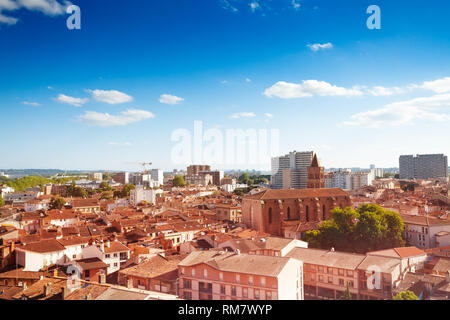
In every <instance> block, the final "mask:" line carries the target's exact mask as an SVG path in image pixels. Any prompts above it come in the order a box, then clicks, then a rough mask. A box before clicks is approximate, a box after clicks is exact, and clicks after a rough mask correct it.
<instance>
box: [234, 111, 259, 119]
mask: <svg viewBox="0 0 450 320" xmlns="http://www.w3.org/2000/svg"><path fill="white" fill-rule="evenodd" d="M255 116H256V114H254V113H253V112H238V113H235V114H233V115H231V119H239V118H253V117H255Z"/></svg>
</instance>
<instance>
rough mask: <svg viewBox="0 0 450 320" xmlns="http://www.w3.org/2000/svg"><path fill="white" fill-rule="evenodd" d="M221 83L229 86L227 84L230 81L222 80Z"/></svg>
mask: <svg viewBox="0 0 450 320" xmlns="http://www.w3.org/2000/svg"><path fill="white" fill-rule="evenodd" d="M220 83H221V84H227V83H228V80H222V81H220Z"/></svg>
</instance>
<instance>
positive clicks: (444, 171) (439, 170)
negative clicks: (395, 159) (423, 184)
mask: <svg viewBox="0 0 450 320" xmlns="http://www.w3.org/2000/svg"><path fill="white" fill-rule="evenodd" d="M399 163H400V179H439V178H447V177H448V160H447V156H445V155H443V154H419V155H417V156H413V155H403V156H400V158H399Z"/></svg>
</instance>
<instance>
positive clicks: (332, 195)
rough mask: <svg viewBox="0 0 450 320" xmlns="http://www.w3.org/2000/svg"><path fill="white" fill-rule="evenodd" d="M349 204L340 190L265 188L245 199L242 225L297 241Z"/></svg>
mask: <svg viewBox="0 0 450 320" xmlns="http://www.w3.org/2000/svg"><path fill="white" fill-rule="evenodd" d="M312 167H314V166H312ZM317 167H318V166H317ZM317 167H316V168H317ZM314 174H320V171H319V172H317V171H314ZM317 180H320V177H319V179H317ZM351 205H352V202H351V199H350V195H349V194H348V193H347V192H346V191H344V190H342V189H323V188H317V189H290V190H286V189H285V190H273V189H267V190H265V191H263V192H260V193H258V194H254V195H249V196H246V197H244V199H243V201H242V222H243V223H245V224H246V225H247V226H248V227H249V228H252V229H254V230H258V231H262V232H265V233H269V234H272V235H275V236H280V237H286V238H296V239H299V238H301V234H302V233H303V232H306V231H309V230H314V229H317V227H318V225H319V223H320V222H322V221H323V220H327V219H329V218H330V217H331V214H330V211H331V210H333V209H334V208H336V207H341V208H346V207H348V206H351Z"/></svg>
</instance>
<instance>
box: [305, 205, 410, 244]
mask: <svg viewBox="0 0 450 320" xmlns="http://www.w3.org/2000/svg"><path fill="white" fill-rule="evenodd" d="M331 213H332V216H331V219H329V220H326V221H323V222H322V223H320V224H319V228H318V230H313V231H309V232H307V233H306V235H305V237H304V240H305V241H307V242H309V243H310V246H311V247H315V248H322V249H330V248H331V247H334V248H335V249H336V250H338V251H349V252H354V251H356V252H360V253H366V252H368V251H374V250H382V249H388V248H395V247H402V246H404V245H405V241H404V240H403V238H402V233H403V230H404V223H403V221H402V219H401V217H400V215H399V214H398V213H396V212H393V211H388V210H386V209H384V208H382V207H380V206H377V205H374V204H365V205H363V206H361V207H360V208H358V210H356V211H355V210H353V209H352V208H346V209H344V210H343V209H341V208H335V209H333V210H332V211H331Z"/></svg>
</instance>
